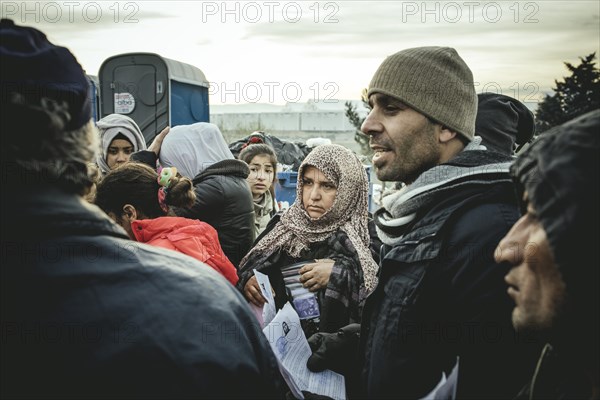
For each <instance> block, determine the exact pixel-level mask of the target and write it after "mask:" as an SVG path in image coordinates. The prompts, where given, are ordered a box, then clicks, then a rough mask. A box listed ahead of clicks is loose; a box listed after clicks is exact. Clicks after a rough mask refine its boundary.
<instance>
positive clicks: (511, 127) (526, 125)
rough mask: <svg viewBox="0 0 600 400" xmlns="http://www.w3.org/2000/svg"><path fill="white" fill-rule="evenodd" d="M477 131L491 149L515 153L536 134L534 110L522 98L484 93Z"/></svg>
mask: <svg viewBox="0 0 600 400" xmlns="http://www.w3.org/2000/svg"><path fill="white" fill-rule="evenodd" d="M477 97H478V98H479V108H478V110H477V119H476V120H475V133H476V134H477V135H479V136H481V137H482V139H483V140H482V141H481V144H482V145H484V146H485V147H487V148H488V150H492V151H496V152H498V153H502V154H506V155H509V156H512V155H513V153H514V150H515V143H516V144H519V145H522V144H525V143H527V142H529V141H530V140H531V138H532V137H533V135H534V133H535V123H534V118H533V113H532V112H531V111H529V109H528V108H527V107H526V106H525V104H523V103H521V102H520V101H519V100H517V99H515V98H512V97H510V96H505V95H503V94H497V93H480V94H478V95H477Z"/></svg>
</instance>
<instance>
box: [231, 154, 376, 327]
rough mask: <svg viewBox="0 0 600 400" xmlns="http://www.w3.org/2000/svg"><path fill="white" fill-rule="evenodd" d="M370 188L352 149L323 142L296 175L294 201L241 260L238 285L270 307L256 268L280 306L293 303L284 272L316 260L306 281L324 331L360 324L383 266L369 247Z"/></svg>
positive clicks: (255, 301) (304, 271) (303, 273)
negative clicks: (312, 294) (262, 274)
mask: <svg viewBox="0 0 600 400" xmlns="http://www.w3.org/2000/svg"><path fill="white" fill-rule="evenodd" d="M368 190H369V188H368V181H367V176H366V172H365V170H364V167H363V165H362V163H361V162H360V160H359V159H358V157H357V156H356V155H355V154H354V153H353V152H352V151H350V150H348V149H346V148H345V147H343V146H339V145H322V146H319V147H317V148H315V149H314V150H313V151H312V152H311V153H309V154H308V156H307V157H306V158H305V159H304V161H303V162H302V164H301V165H300V168H299V170H298V183H297V186H296V201H295V202H294V204H293V205H292V206H291V207H290V208H289V209H288V210H287V211H286V212H285V213H284V214H283V215H282V216H281V218H280V219H279V220H277V219H276V218H277V217H275V218H274V220H273V221H271V223H270V224H269V226H268V227H267V230H266V231H265V233H263V236H262V238H259V240H258V241H257V243H256V245H255V246H254V248H252V249H251V250H250V252H249V253H248V254H247V255H246V257H244V259H243V260H242V261H241V263H240V269H239V276H240V281H239V282H238V288H239V289H240V290H241V291H242V292H243V293H244V295H245V296H246V298H247V299H248V300H249V301H250V302H252V303H253V304H255V305H257V306H260V305H262V304H264V301H265V300H264V298H263V297H262V295H261V294H260V290H259V287H258V284H257V283H256V278H254V273H253V270H254V269H256V270H257V271H260V272H262V273H264V274H267V275H268V276H269V280H270V282H271V286H272V287H273V289H274V291H275V303H276V307H277V308H278V309H279V308H281V307H282V306H283V305H284V304H285V303H286V301H288V297H287V294H286V290H285V283H284V281H283V275H282V273H281V269H282V268H283V267H286V266H288V265H290V264H294V263H298V262H301V261H310V260H315V261H314V262H312V263H309V264H307V265H305V266H304V267H302V268H301V269H300V274H301V277H300V282H301V283H302V284H303V286H304V287H305V288H308V289H309V290H310V291H312V292H315V294H316V296H317V299H318V303H319V308H320V314H321V315H320V322H319V327H318V328H319V330H320V331H324V332H335V331H337V330H338V329H339V328H340V327H342V326H345V325H347V324H349V323H353V322H360V315H361V311H362V305H363V303H364V299H365V298H366V296H367V294H368V293H369V292H370V291H371V290H373V288H374V287H375V285H376V282H377V278H376V273H377V269H378V266H377V263H376V261H375V260H374V259H373V253H372V251H371V250H370V249H371V248H372V247H376V246H372V245H371V238H370V235H369V224H370V223H371V222H370V221H369V216H368ZM326 198H329V199H330V204H328V203H327V201H326V200H327V199H326ZM324 204H325V205H327V206H325V205H324Z"/></svg>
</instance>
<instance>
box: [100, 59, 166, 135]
mask: <svg viewBox="0 0 600 400" xmlns="http://www.w3.org/2000/svg"><path fill="white" fill-rule="evenodd" d="M157 75H158V76H157ZM160 75H164V74H157V70H156V67H155V66H154V65H150V64H135V65H123V66H117V67H116V68H114V69H113V77H112V82H113V84H112V85H111V88H112V90H113V96H112V97H113V104H112V107H113V112H114V113H117V114H124V115H127V116H129V117H131V118H132V119H133V120H134V121H135V122H136V123H137V124H138V125H139V127H140V129H141V130H142V133H143V134H144V137H145V138H146V143H148V144H150V142H151V141H152V139H154V136H155V134H156V132H157V121H158V116H159V115H160V114H164V112H165V111H166V110H167V109H168V105H167V99H166V97H165V92H166V91H167V89H168V88H167V87H166V85H167V82H166V79H160V78H161V77H160ZM157 78H158V79H157Z"/></svg>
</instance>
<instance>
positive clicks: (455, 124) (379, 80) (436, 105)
mask: <svg viewBox="0 0 600 400" xmlns="http://www.w3.org/2000/svg"><path fill="white" fill-rule="evenodd" d="M373 93H382V94H385V95H388V96H391V97H393V98H396V99H398V100H400V101H401V102H403V103H404V104H406V105H407V106H409V107H410V108H412V109H414V110H415V111H418V112H420V113H421V114H424V115H425V116H427V117H429V118H431V119H434V120H435V121H437V122H439V123H440V124H442V125H444V126H447V127H448V128H450V129H451V130H453V131H456V132H458V133H460V134H461V135H462V136H464V137H465V138H467V139H468V140H469V141H471V140H473V136H474V135H475V117H476V115H477V95H476V93H475V86H474V83H473V74H472V73H471V70H470V69H469V67H468V66H467V64H466V63H465V62H464V60H463V59H462V58H460V56H459V55H458V53H457V52H456V50H454V49H453V48H450V47H415V48H412V49H407V50H402V51H399V52H398V53H396V54H393V55H391V56H389V57H388V58H386V59H385V60H384V61H383V63H382V64H381V65H380V66H379V68H378V69H377V72H375V75H374V76H373V79H372V80H371V83H370V85H369V91H368V93H367V95H368V96H371V94H373Z"/></svg>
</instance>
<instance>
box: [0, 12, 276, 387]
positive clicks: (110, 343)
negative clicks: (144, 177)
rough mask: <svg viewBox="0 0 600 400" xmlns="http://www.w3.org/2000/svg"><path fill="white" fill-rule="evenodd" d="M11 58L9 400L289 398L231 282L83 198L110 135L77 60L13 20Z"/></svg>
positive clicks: (6, 146)
mask: <svg viewBox="0 0 600 400" xmlns="http://www.w3.org/2000/svg"><path fill="white" fill-rule="evenodd" d="M0 65H1V68H0V71H1V73H2V77H1V82H0V84H1V96H2V102H1V109H2V113H1V115H2V117H1V119H0V120H1V126H2V130H1V132H2V135H1V136H2V145H1V151H2V161H1V168H2V187H3V189H2V191H1V192H2V195H1V196H2V263H1V279H0V282H1V291H0V292H1V297H2V304H1V310H2V314H1V317H2V321H1V324H2V325H1V326H2V352H1V356H0V357H1V368H0V371H1V384H0V391H1V397H2V398H9V397H10V398H14V397H25V398H31V397H35V398H39V397H60V398H65V397H66V398H81V397H97V398H106V397H121V398H125V397H158V398H167V397H168V398H182V397H207V398H215V397H225V398H231V397H245V396H247V395H248V393H252V395H253V396H256V397H261V398H262V397H280V396H282V395H283V394H284V393H285V392H284V391H283V385H282V383H281V377H280V375H279V372H278V369H277V363H276V360H275V358H274V356H273V353H272V352H271V350H270V346H269V345H268V343H267V341H266V338H265V337H264V335H263V333H262V332H261V331H260V329H259V328H258V326H257V324H256V323H255V320H254V317H253V316H252V314H251V312H250V311H249V308H248V306H247V304H246V302H245V301H244V299H243V298H242V296H241V295H240V294H239V293H238V292H237V291H236V290H235V289H234V288H233V286H231V285H230V284H229V283H227V282H226V281H225V280H224V279H222V278H221V277H219V275H218V274H217V273H216V272H214V271H212V269H211V268H206V266H203V265H202V264H201V263H200V262H199V261H196V260H194V259H193V258H190V257H187V256H184V255H180V254H178V253H176V252H172V251H169V250H163V249H159V248H156V247H150V246H147V245H144V244H140V243H135V242H132V241H130V240H129V239H128V237H127V235H126V233H125V231H124V230H123V229H122V228H120V227H118V226H117V225H115V224H114V223H113V222H112V221H111V220H110V219H109V218H108V217H107V216H106V215H104V214H103V213H102V212H101V211H100V210H99V209H98V208H97V207H95V206H91V205H89V204H88V203H86V202H85V201H83V200H82V198H81V194H82V193H83V192H84V191H85V189H86V187H88V186H89V184H90V182H89V179H88V177H87V169H86V164H87V163H88V162H90V161H91V160H93V158H94V155H95V152H96V150H97V147H98V139H97V133H96V131H95V128H94V126H93V124H92V122H91V109H90V104H89V101H88V93H87V91H88V82H87V79H86V76H85V74H84V72H83V70H82V68H81V66H80V65H79V63H78V62H77V60H76V59H75V57H74V56H73V55H72V54H71V53H70V52H69V50H67V49H66V48H64V47H58V46H55V45H53V44H52V43H50V42H49V41H48V40H47V38H46V36H45V35H44V34H43V33H42V32H40V31H38V30H36V29H33V28H29V27H23V26H18V25H15V24H14V23H13V22H12V21H10V20H2V21H1V22H0ZM157 186H158V185H157ZM157 190H158V189H157Z"/></svg>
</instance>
